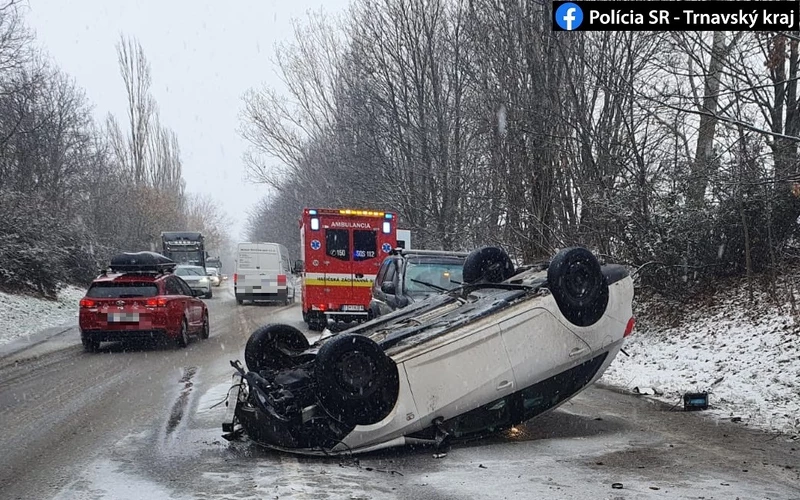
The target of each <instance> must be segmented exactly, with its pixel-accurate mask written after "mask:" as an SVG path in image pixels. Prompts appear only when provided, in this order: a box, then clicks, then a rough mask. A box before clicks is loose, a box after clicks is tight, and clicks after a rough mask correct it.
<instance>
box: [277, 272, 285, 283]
mask: <svg viewBox="0 0 800 500" xmlns="http://www.w3.org/2000/svg"><path fill="white" fill-rule="evenodd" d="M285 284H286V275H285V274H279V275H278V285H285Z"/></svg>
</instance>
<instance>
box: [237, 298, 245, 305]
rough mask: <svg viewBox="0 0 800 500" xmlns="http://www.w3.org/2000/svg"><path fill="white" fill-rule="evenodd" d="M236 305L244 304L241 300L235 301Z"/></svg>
mask: <svg viewBox="0 0 800 500" xmlns="http://www.w3.org/2000/svg"><path fill="white" fill-rule="evenodd" d="M236 303H237V304H239V305H242V304H243V303H244V301H243V300H242V299H236Z"/></svg>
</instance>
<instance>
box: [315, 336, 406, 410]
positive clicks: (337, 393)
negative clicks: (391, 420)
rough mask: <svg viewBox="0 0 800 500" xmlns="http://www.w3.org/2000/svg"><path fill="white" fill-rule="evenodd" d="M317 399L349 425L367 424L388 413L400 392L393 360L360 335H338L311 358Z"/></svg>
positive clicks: (377, 346)
mask: <svg viewBox="0 0 800 500" xmlns="http://www.w3.org/2000/svg"><path fill="white" fill-rule="evenodd" d="M314 379H315V381H316V384H315V393H316V396H317V400H318V401H319V402H320V404H321V405H322V407H323V408H324V409H325V411H327V412H328V413H329V414H331V416H333V417H334V418H336V419H337V420H340V421H342V422H344V423H346V424H349V425H370V424H374V423H376V422H380V421H381V420H383V419H384V418H386V417H387V416H388V415H389V413H391V411H392V409H393V408H394V406H395V404H397V397H398V395H399V393H400V379H399V375H398V371H397V365H396V364H395V362H394V361H393V360H392V359H391V358H390V357H389V356H387V355H386V353H384V352H383V349H381V347H380V346H379V345H378V344H376V343H375V342H374V341H372V340H371V339H369V338H368V337H365V336H363V335H357V334H352V335H339V336H337V337H334V338H333V339H331V340H329V341H328V342H326V343H325V344H323V345H322V347H320V349H319V352H318V353H317V357H316V359H315V362H314Z"/></svg>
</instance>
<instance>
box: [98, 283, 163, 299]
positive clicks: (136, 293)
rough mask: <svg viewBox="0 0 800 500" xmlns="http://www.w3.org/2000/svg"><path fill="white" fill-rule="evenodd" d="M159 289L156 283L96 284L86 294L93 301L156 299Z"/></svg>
mask: <svg viewBox="0 0 800 500" xmlns="http://www.w3.org/2000/svg"><path fill="white" fill-rule="evenodd" d="M156 295H158V287H157V286H156V284H155V283H135V282H131V283H95V284H94V285H92V286H91V287H90V288H89V290H88V291H87V292H86V296H87V297H91V298H93V299H126V298H134V297H155V296H156Z"/></svg>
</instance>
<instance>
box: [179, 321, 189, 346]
mask: <svg viewBox="0 0 800 500" xmlns="http://www.w3.org/2000/svg"><path fill="white" fill-rule="evenodd" d="M188 346H189V324H188V323H187V322H186V318H183V321H181V330H180V332H179V333H178V347H184V348H185V347H188Z"/></svg>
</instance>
